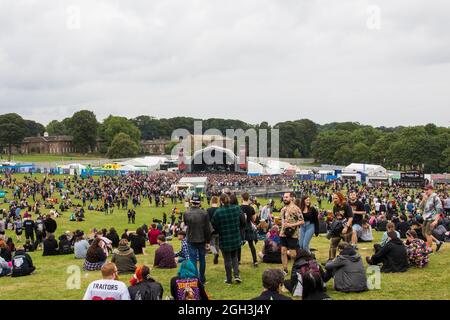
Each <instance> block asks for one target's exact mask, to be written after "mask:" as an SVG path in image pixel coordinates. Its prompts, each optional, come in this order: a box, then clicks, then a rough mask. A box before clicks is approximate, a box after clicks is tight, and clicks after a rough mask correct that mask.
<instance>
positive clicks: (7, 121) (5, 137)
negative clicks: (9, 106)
mask: <svg viewBox="0 0 450 320" xmlns="http://www.w3.org/2000/svg"><path fill="white" fill-rule="evenodd" d="M26 135H27V127H26V122H25V120H24V119H22V117H21V116H19V115H18V114H16V113H7V114H3V115H0V145H1V146H2V147H7V148H8V159H9V160H11V154H12V148H13V146H16V147H19V146H20V145H21V143H22V141H23V138H25V136H26Z"/></svg>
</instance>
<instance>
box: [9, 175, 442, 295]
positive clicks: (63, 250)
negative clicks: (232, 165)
mask: <svg viewBox="0 0 450 320" xmlns="http://www.w3.org/2000/svg"><path fill="white" fill-rule="evenodd" d="M220 177H221V178H220ZM179 178H180V175H178V174H148V175H132V174H131V175H126V176H121V177H100V178H98V179H94V178H92V177H89V178H85V179H82V178H79V177H76V176H75V177H74V178H64V179H54V178H52V177H50V178H49V177H45V178H43V180H42V181H38V180H37V179H35V178H33V177H25V178H24V179H23V180H22V181H18V180H17V179H16V178H15V177H14V176H13V175H7V176H6V177H5V179H1V180H0V186H2V187H3V188H4V189H10V190H12V198H11V199H7V198H5V199H4V204H6V205H7V206H8V207H9V208H8V209H2V210H1V211H0V276H8V275H11V276H13V277H18V276H26V275H30V274H32V273H33V272H35V270H36V267H35V266H34V264H33V261H32V259H31V256H30V255H29V252H33V251H36V250H40V249H42V255H43V256H54V255H73V256H74V258H76V259H81V260H83V267H84V269H85V270H87V271H101V274H102V279H101V280H97V281H94V282H93V283H91V284H90V285H89V287H88V289H87V290H86V293H85V296H84V299H89V300H105V299H114V300H118V299H122V300H128V299H133V300H146V299H151V300H157V299H163V297H164V292H163V286H162V285H161V284H160V283H159V282H158V281H157V280H156V279H154V278H153V277H152V276H151V275H150V273H151V270H152V268H160V269H178V271H177V272H176V274H175V272H174V277H173V278H172V279H171V281H170V284H169V285H170V295H169V294H168V296H169V297H170V298H171V299H174V300H202V299H203V300H205V299H209V297H210V294H209V293H208V292H207V283H208V280H207V269H208V268H207V263H206V260H207V259H206V256H207V254H208V253H211V254H213V256H214V259H213V263H214V264H218V263H219V260H220V253H221V255H222V259H223V266H224V278H225V279H224V284H225V285H234V284H240V283H241V282H242V281H245V279H242V278H241V273H240V262H241V255H242V250H243V249H244V248H245V247H246V246H247V245H248V248H249V251H250V254H251V259H252V265H253V267H254V268H258V266H259V264H260V263H261V262H262V263H264V264H273V265H279V266H280V268H278V267H275V268H272V269H267V270H265V271H264V272H263V274H262V283H263V287H264V289H265V291H264V292H263V293H262V294H261V295H260V296H259V297H257V298H256V299H290V298H289V297H287V296H286V295H285V293H289V295H290V296H292V297H300V298H302V299H305V300H307V299H321V300H323V299H330V297H329V295H328V294H327V293H326V287H327V285H326V283H327V282H328V281H329V280H330V279H333V280H334V281H333V283H334V289H335V290H336V291H341V292H363V291H366V290H368V287H367V279H366V270H365V267H364V259H363V257H362V256H361V254H360V253H359V252H358V250H359V248H358V245H359V243H366V242H374V238H373V230H377V231H379V232H384V233H383V236H382V239H381V242H380V243H374V245H373V254H371V255H370V256H367V257H365V261H366V262H367V264H369V265H378V266H380V270H381V272H406V271H407V270H408V269H409V268H411V267H415V268H424V267H426V266H427V264H428V263H429V257H430V255H431V254H433V253H436V252H438V251H439V250H440V248H441V246H442V244H443V243H444V242H446V241H448V240H449V239H450V233H449V230H450V219H449V217H450V198H449V194H448V190H447V189H446V188H445V187H444V188H441V189H438V190H436V189H435V188H434V187H433V186H432V185H427V186H426V187H425V188H424V189H423V190H420V189H413V188H403V187H402V186H400V185H395V184H394V185H391V186H367V185H361V184H357V183H355V182H348V181H347V182H346V181H331V182H326V183H318V182H311V181H293V180H292V178H290V177H285V176H279V177H247V176H242V175H235V174H226V175H217V174H208V178H209V183H210V185H209V189H210V190H213V192H209V193H206V194H202V195H198V194H194V195H190V196H189V198H187V195H186V194H185V193H184V192H183V191H175V190H174V189H173V188H171V186H172V185H173V184H174V183H175V182H176V181H177V179H179ZM280 183H282V184H285V185H286V186H289V187H292V189H293V190H295V192H287V193H284V194H283V195H282V197H281V199H280V200H281V203H282V205H283V207H282V208H276V202H275V201H273V200H267V202H266V203H264V204H261V203H260V202H259V201H258V200H257V199H256V198H254V197H252V196H251V195H250V194H249V193H248V192H245V191H244V192H242V193H240V194H239V195H238V194H236V193H234V192H233V191H232V189H234V188H235V187H239V188H240V189H242V188H243V189H245V188H246V187H248V188H250V187H252V186H261V185H265V186H268V185H275V184H280ZM30 198H31V199H32V200H33V202H29V201H30ZM204 198H206V199H204ZM186 199H187V200H186ZM313 199H315V200H316V201H317V206H316V205H314V204H313ZM203 200H207V201H206V203H207V205H206V207H204V206H203V204H205V201H203ZM129 201H130V202H131V205H130V204H129ZM144 201H145V202H147V203H148V205H149V206H156V207H166V206H169V203H170V202H171V203H172V204H176V203H177V202H187V203H186V205H185V211H184V212H181V211H180V210H179V209H176V208H175V207H174V208H173V210H172V212H171V213H170V215H169V216H167V215H166V214H164V215H163V217H162V220H158V219H154V220H153V223H152V224H151V225H150V227H148V226H147V225H146V224H144V225H142V226H141V227H138V228H137V229H136V230H135V231H129V230H125V231H124V232H123V234H121V235H119V234H118V232H117V231H116V230H115V228H110V229H109V230H107V229H101V230H97V229H93V230H89V232H88V233H87V234H85V233H84V232H83V231H81V229H82V228H81V227H80V228H78V230H76V231H74V232H65V233H63V234H60V235H59V236H57V235H56V231H57V229H58V223H57V220H58V218H60V217H61V216H64V212H65V211H70V210H72V211H73V213H72V214H71V217H70V220H71V221H76V222H80V223H82V222H83V221H85V220H86V219H89V216H88V214H87V211H94V210H97V211H101V212H103V213H104V214H113V212H114V209H117V210H127V218H128V223H129V224H135V217H136V210H135V209H136V208H137V207H139V206H142V205H143V203H144ZM326 203H328V204H329V205H328V206H331V207H332V210H327V209H325V207H326V206H325V204H326ZM44 208H45V209H48V210H50V211H49V213H48V214H44ZM85 210H87V211H85ZM6 230H11V231H13V232H14V234H15V239H14V238H13V237H8V236H6ZM23 233H24V236H25V237H24V239H23V238H22V235H23ZM320 234H323V235H326V237H327V238H328V239H329V242H330V245H329V252H328V260H327V261H326V262H324V263H320V262H319V261H318V260H317V259H316V254H315V252H316V251H317V249H314V248H312V247H311V241H312V239H313V237H314V236H316V237H317V236H319V235H320ZM173 239H178V240H179V241H180V243H181V249H180V250H179V251H178V252H175V250H174V248H173V246H172V245H171V244H170V241H171V240H173ZM258 241H262V242H263V245H262V247H261V250H260V251H258V250H257V248H256V244H257V242H258ZM148 245H155V246H157V249H156V250H155V252H154V263H153V265H151V266H147V265H139V264H138V259H137V257H136V256H138V255H146V254H147V253H146V246H148ZM16 246H17V247H16ZM244 250H245V249H244ZM289 261H291V262H292V269H291V270H288V266H289ZM122 274H130V275H132V276H131V279H130V281H129V282H130V286H128V287H127V286H126V285H125V284H124V283H123V282H121V281H119V280H118V279H119V275H122Z"/></svg>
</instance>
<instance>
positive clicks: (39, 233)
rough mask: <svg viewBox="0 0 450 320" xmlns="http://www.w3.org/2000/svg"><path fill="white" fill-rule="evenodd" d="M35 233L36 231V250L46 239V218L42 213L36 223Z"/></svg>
mask: <svg viewBox="0 0 450 320" xmlns="http://www.w3.org/2000/svg"><path fill="white" fill-rule="evenodd" d="M34 228H35V233H36V242H35V244H34V247H35V248H36V250H37V249H38V247H40V246H41V245H42V242H43V241H44V239H45V236H46V234H45V226H44V220H43V218H42V216H41V215H39V216H38V217H37V219H36V221H35V223H34Z"/></svg>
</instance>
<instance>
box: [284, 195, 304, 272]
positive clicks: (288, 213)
mask: <svg viewBox="0 0 450 320" xmlns="http://www.w3.org/2000/svg"><path fill="white" fill-rule="evenodd" d="M294 201H295V194H294V193H293V192H286V193H285V194H284V195H283V203H284V207H283V209H281V221H282V224H281V232H280V244H281V262H282V264H283V272H284V275H287V274H288V273H289V271H288V250H289V255H290V256H291V257H292V258H293V259H295V253H296V250H297V248H298V242H299V240H298V238H299V227H300V226H301V225H303V224H304V223H305V222H304V220H303V215H302V213H301V211H300V208H299V207H297V206H296V205H295V203H294Z"/></svg>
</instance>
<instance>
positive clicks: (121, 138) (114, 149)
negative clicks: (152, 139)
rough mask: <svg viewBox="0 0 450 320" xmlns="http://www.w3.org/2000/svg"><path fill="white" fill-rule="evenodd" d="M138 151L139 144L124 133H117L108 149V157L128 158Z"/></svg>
mask: <svg viewBox="0 0 450 320" xmlns="http://www.w3.org/2000/svg"><path fill="white" fill-rule="evenodd" d="M138 152H139V146H138V145H137V144H136V142H135V141H134V140H133V139H131V137H130V136H129V135H127V134H126V133H123V132H120V133H118V134H117V135H116V136H115V137H114V139H113V141H112V143H111V146H110V147H109V149H108V157H109V158H111V159H113V158H115V159H117V158H130V157H134V156H136V155H137V154H138Z"/></svg>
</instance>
